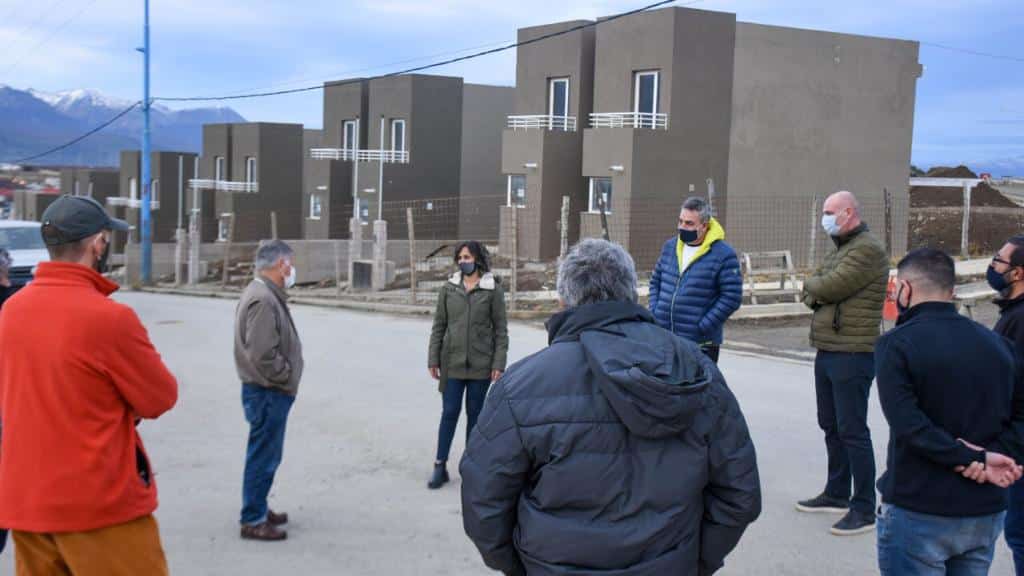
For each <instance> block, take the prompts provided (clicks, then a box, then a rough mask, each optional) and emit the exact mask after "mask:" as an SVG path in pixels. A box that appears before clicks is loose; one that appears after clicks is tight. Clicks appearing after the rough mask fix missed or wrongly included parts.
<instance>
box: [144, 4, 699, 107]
mask: <svg viewBox="0 0 1024 576" xmlns="http://www.w3.org/2000/svg"><path fill="white" fill-rule="evenodd" d="M676 1H677V0H661V1H660V2H655V3H653V4H648V5H647V6H644V7H642V8H637V9H635V10H630V11H628V12H621V13H619V14H616V15H614V16H609V17H607V18H603V19H601V20H597V21H593V22H586V23H584V24H579V25H576V26H573V27H571V28H567V29H565V30H560V31H558V32H551V33H549V34H544V35H542V36H538V37H536V38H531V39H529V40H524V41H522V42H513V43H511V44H507V45H504V46H500V47H498V48H491V49H489V50H483V51H480V52H474V53H472V54H467V55H465V56H459V57H457V58H449V59H447V60H442V61H440V62H433V63H431V64H424V65H423V66H415V67H413V68H406V69H404V70H399V71H397V72H389V73H387V74H380V75H377V76H371V77H370V78H365V79H353V80H345V81H341V82H336V83H333V84H332V85H334V86H338V85H344V84H352V83H356V82H362V81H364V80H378V79H381V78H390V77H392V76H401V75H403V74H413V73H415V72H422V71H424V70H430V69H432V68H440V67H441V66H448V65H450V64H456V63H459V62H465V61H467V60H473V59H475V58H480V57H482V56H489V55H491V54H498V53H499V52H505V51H507V50H511V49H513V48H519V47H520V46H527V45H529V44H535V43H537V42H542V41H544V40H548V39H550V38H555V37H557V36H564V35H566V34H571V33H573V32H578V31H580V30H585V29H587V28H592V27H594V26H597V25H598V24H603V23H605V22H611V21H612V20H618V19H620V18H625V17H626V16H632V15H633V14H638V13H640V12H646V11H648V10H652V9H654V8H658V7H661V6H665V5H668V4H674V3H675V2H676ZM703 1H704V0H692V1H691V2H686V3H684V4H683V6H688V5H691V4H697V3H699V2H703ZM323 88H324V85H323V84H317V85H315V86H305V87H302V88H291V89H288V90H273V91H269V92H253V93H250V94H237V95H233V96H188V97H157V98H154V99H153V100H154V101H157V100H159V101H163V102H214V101H216V102H222V101H225V100H242V99H247V98H266V97H268V96H283V95H285V94H299V93H302V92H313V91H316V90H323Z"/></svg>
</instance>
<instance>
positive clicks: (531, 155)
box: [500, 21, 595, 260]
mask: <svg viewBox="0 0 1024 576" xmlns="http://www.w3.org/2000/svg"><path fill="white" fill-rule="evenodd" d="M584 23H586V21H572V22H561V23H557V24H550V25H546V26H536V27H532V28H523V29H521V30H519V35H518V37H519V40H520V41H528V40H531V39H534V38H538V37H540V36H543V35H546V34H551V33H555V32H560V31H563V30H567V29H569V28H573V27H576V26H579V25H580V24H584ZM516 58H517V61H516V97H515V113H516V114H520V115H524V114H525V115H535V114H547V113H548V81H549V80H550V79H551V78H563V77H567V78H569V115H570V116H575V117H576V119H577V127H578V128H577V131H576V132H566V131H559V130H552V131H548V130H505V133H504V135H503V140H502V167H501V171H502V174H504V175H508V174H523V175H525V176H526V207H525V208H523V209H520V210H519V213H518V215H517V219H518V220H519V229H520V232H519V255H520V257H522V258H527V259H530V260H551V259H553V258H557V257H558V253H559V248H560V243H561V231H560V229H559V227H558V224H559V221H560V218H561V209H562V196H569V197H570V202H571V209H570V218H569V239H570V242H575V241H576V240H577V239H578V237H579V218H578V216H577V215H578V213H579V212H580V211H581V210H583V209H585V205H586V197H587V191H586V180H585V179H584V178H583V177H582V172H581V164H582V158H583V128H584V127H585V126H586V125H587V122H588V119H589V116H590V113H591V112H592V111H593V94H594V58H595V55H594V28H586V29H583V30H579V31H575V32H571V33H569V34H565V35H563V36H556V37H554V38H551V39H548V40H544V41H543V42H537V43H535V44H528V45H526V46H522V47H520V48H519V49H518V52H517V56H516ZM525 164H536V165H537V167H536V168H529V169H528V168H525V167H524V165H525ZM506 178H507V176H506ZM506 182H507V181H506ZM506 182H503V184H505V185H506V187H507V183H506ZM506 190H507V188H506ZM510 210H511V209H508V208H502V210H501V212H500V214H501V222H500V227H501V243H500V245H501V250H502V251H503V253H506V254H507V253H509V252H510V251H511V236H510V234H511V231H512V228H511V222H510V218H509V215H510Z"/></svg>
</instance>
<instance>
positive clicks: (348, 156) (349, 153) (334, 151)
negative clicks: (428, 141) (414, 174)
mask: <svg viewBox="0 0 1024 576" xmlns="http://www.w3.org/2000/svg"><path fill="white" fill-rule="evenodd" d="M309 157H310V158H312V159H314V160H348V161H349V162H351V161H353V160H355V161H357V162H382V161H383V162H385V163H388V164H408V163H409V152H408V151H407V150H355V149H352V148H313V149H311V150H310V151H309Z"/></svg>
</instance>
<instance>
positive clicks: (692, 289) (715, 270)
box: [650, 198, 743, 362]
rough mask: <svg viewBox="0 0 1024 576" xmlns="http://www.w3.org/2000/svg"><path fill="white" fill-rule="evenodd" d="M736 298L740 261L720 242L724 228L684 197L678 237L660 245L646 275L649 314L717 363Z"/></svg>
mask: <svg viewBox="0 0 1024 576" xmlns="http://www.w3.org/2000/svg"><path fill="white" fill-rule="evenodd" d="M742 299H743V276H742V274H741V273H740V262H739V259H738V258H736V252H735V251H734V250H733V249H732V247H731V246H729V245H728V244H726V243H725V230H724V229H723V228H722V225H721V224H719V223H718V221H717V220H715V219H714V218H712V217H711V207H710V206H709V205H708V203H707V202H706V201H705V200H704V199H703V198H689V199H687V200H686V202H683V208H682V210H680V212H679V235H678V237H675V238H671V239H670V240H669V241H668V242H665V246H664V248H662V249H661V257H660V258H658V263H657V264H656V265H655V267H654V274H652V275H651V298H650V309H651V314H653V315H654V319H655V320H656V321H657V323H658V325H660V326H661V327H662V328H665V329H666V330H671V331H672V332H673V333H675V334H676V335H678V336H682V337H683V338H686V339H688V340H691V341H693V342H696V343H697V344H698V345H700V347H701V350H703V351H704V353H705V354H707V355H708V356H709V357H710V358H711V359H712V360H714V361H715V362H718V350H719V347H720V346H721V344H722V326H723V325H724V324H725V321H726V320H727V319H728V318H729V316H731V315H732V313H733V312H735V311H736V310H737V309H738V308H739V307H740V302H741V301H742Z"/></svg>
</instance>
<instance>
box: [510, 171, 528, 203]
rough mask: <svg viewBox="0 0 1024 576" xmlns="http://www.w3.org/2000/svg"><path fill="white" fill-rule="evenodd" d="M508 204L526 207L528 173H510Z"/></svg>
mask: <svg viewBox="0 0 1024 576" xmlns="http://www.w3.org/2000/svg"><path fill="white" fill-rule="evenodd" d="M508 206H515V207H517V208H525V207H526V175H525V174H509V175H508Z"/></svg>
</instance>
